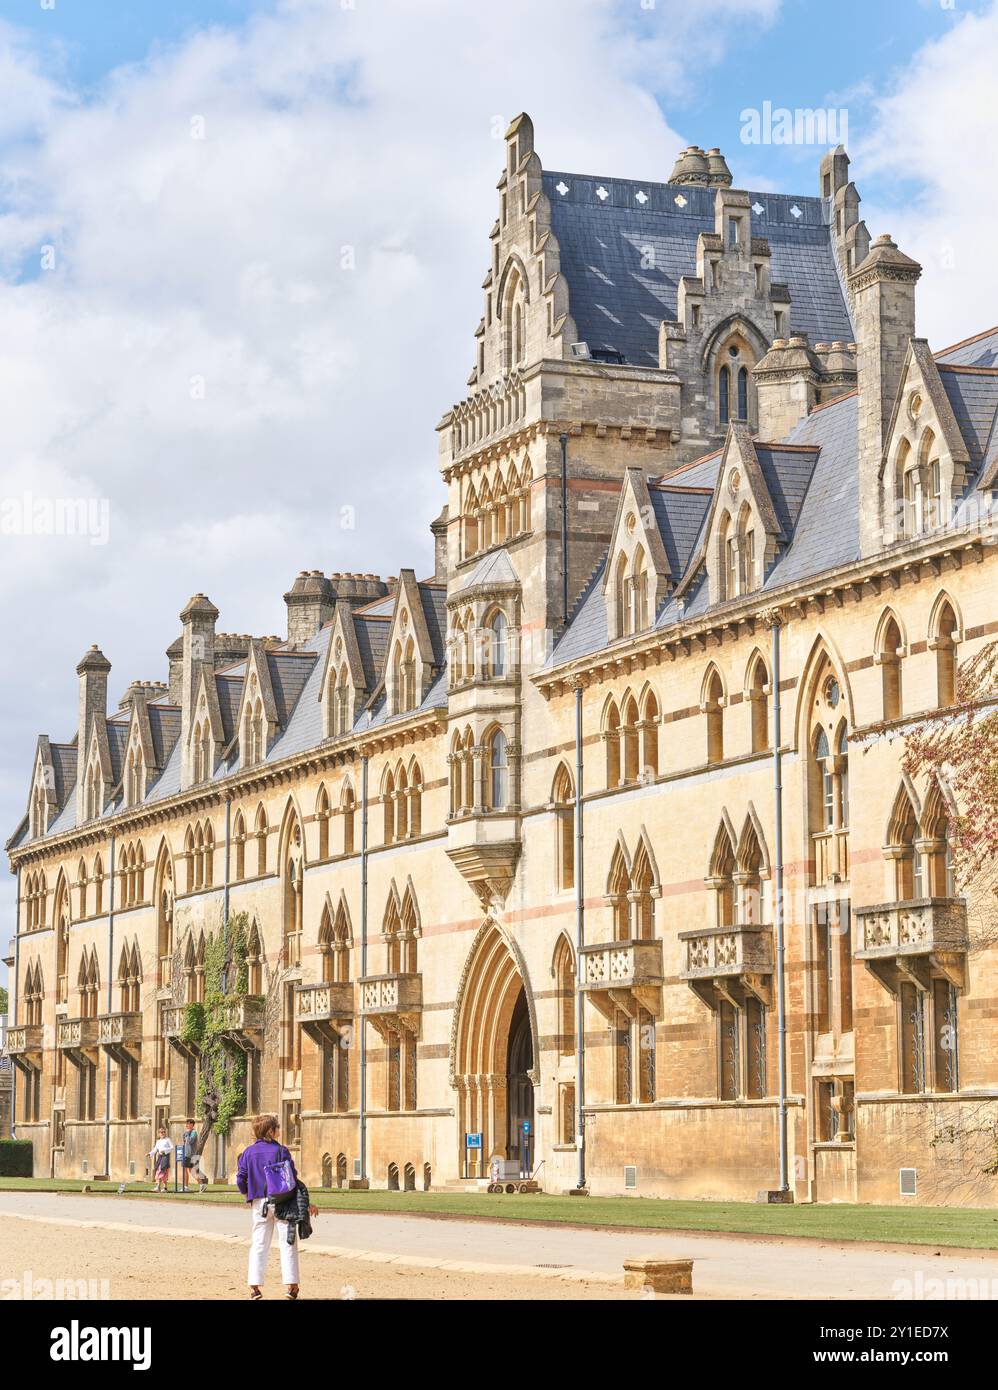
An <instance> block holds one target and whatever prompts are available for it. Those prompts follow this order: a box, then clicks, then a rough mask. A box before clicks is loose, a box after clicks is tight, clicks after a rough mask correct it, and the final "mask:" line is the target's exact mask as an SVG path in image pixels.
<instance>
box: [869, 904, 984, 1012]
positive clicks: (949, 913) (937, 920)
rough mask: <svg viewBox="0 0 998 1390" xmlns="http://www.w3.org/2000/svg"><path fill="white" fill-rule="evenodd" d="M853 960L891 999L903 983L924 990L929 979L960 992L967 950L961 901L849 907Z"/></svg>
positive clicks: (965, 908) (965, 906)
mask: <svg viewBox="0 0 998 1390" xmlns="http://www.w3.org/2000/svg"><path fill="white" fill-rule="evenodd" d="M853 915H854V917H855V919H856V938H855V940H856V944H855V947H854V952H855V956H856V959H857V960H861V961H863V962H865V964H866V965H867V967H868V968H869V969H870V970H872V971H873V973H874V974H875V975H876V976H877V977H878V978H879V979H880V981H881V982H882V983H883V984H884V985H886V987H887V988H888V989H889V990H891V991H892V993H897V990H898V986H899V985H900V983H901V982H902V981H903V980H905V979H907V980H910V981H911V982H912V983H914V984H916V985H918V986H919V987H920V988H922V989H925V988H927V987H928V982H929V980H930V979H932V978H933V977H935V978H942V979H948V980H950V981H951V983H953V984H954V985H956V986H957V988H963V986H964V984H965V971H966V959H967V947H968V934H967V904H966V902H965V901H964V899H963V898H913V899H910V900H908V901H906V902H896V903H877V904H874V905H873V906H871V907H855V908H853Z"/></svg>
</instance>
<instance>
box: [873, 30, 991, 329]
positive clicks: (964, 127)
mask: <svg viewBox="0 0 998 1390" xmlns="http://www.w3.org/2000/svg"><path fill="white" fill-rule="evenodd" d="M996 68H998V7H992V8H991V9H990V10H989V11H988V12H987V13H985V14H981V15H975V14H966V15H963V16H962V17H961V18H959V19H958V20H957V21H956V22H955V23H954V25H953V27H952V28H951V29H950V30H949V31H948V32H947V33H946V34H945V35H944V36H943V37H941V38H940V39H938V40H936V41H934V42H932V43H929V44H927V45H925V46H924V47H923V48H922V49H920V50H919V52H918V53H917V54H916V56H915V58H914V59H913V61H912V62H911V64H910V65H909V66H908V67H907V68H906V69H904V70H903V71H901V72H900V73H898V74H896V76H895V77H894V79H893V80H892V83H891V87H890V90H889V91H888V92H886V93H884V94H883V95H882V96H881V97H879V98H878V99H877V100H876V101H875V102H874V110H875V118H874V121H873V127H872V131H871V134H870V135H869V136H868V137H867V138H866V139H865V140H863V141H862V142H860V143H859V144H857V145H856V146H854V148H853V150H852V151H851V153H852V154H853V155H854V156H855V166H854V170H853V172H854V174H855V177H856V179H857V185H858V187H859V190H860V193H862V192H863V179H864V177H869V176H870V175H874V176H877V177H879V178H881V179H884V180H886V181H887V183H886V187H885V188H884V190H883V191H882V192H881V194H880V196H879V197H878V199H877V200H876V202H875V203H874V202H865V203H864V205H863V209H862V212H863V216H864V217H865V218H866V222H867V226H868V227H869V229H870V233H871V235H872V236H877V235H878V234H879V233H881V232H889V233H890V234H891V235H892V236H893V237H894V240H895V241H896V242H897V243H898V245H899V246H900V247H901V249H902V250H903V251H905V252H907V254H908V255H910V256H914V257H915V259H916V260H918V261H920V262H921V263H922V266H923V267H924V273H923V276H922V280H921V282H920V284H919V291H918V301H917V311H918V323H917V329H918V332H919V334H921V335H922V336H923V337H928V338H929V340H930V342H931V343H932V344H933V346H934V347H935V348H937V349H938V348H942V347H945V346H947V345H948V344H949V343H951V342H955V341H958V340H960V339H962V338H964V337H969V336H970V335H971V334H973V333H976V332H979V331H980V330H981V329H984V328H990V327H991V326H992V325H993V324H994V323H996V322H998V261H996V259H995V254H994V245H995V236H994V229H995V225H996V221H998V185H996V183H995V180H994V178H993V176H992V165H993V150H994V147H995V139H996V135H998V129H996V125H998V122H996V115H995V96H994V90H995V76H994V75H995V71H996ZM913 190H914V192H913Z"/></svg>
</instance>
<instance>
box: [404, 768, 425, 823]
mask: <svg viewBox="0 0 998 1390" xmlns="http://www.w3.org/2000/svg"><path fill="white" fill-rule="evenodd" d="M407 780H408V784H409V805H408V822H409V834H410V835H422V833H423V774H422V771H421V770H420V766H419V763H417V762H415V761H413V762H411V763H410V764H409V774H408V779H407Z"/></svg>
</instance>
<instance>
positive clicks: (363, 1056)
mask: <svg viewBox="0 0 998 1390" xmlns="http://www.w3.org/2000/svg"><path fill="white" fill-rule="evenodd" d="M366 974H367V754H366V753H365V755H364V756H363V758H362V759H361V764H360V975H361V979H363V978H364V976H365V975H366ZM360 1179H361V1182H364V1181H366V1179H367V1021H366V1019H365V1018H364V1015H363V1013H361V1015H360Z"/></svg>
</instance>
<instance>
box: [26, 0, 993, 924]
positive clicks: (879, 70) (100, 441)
mask: <svg viewBox="0 0 998 1390" xmlns="http://www.w3.org/2000/svg"><path fill="white" fill-rule="evenodd" d="M494 10H495V7H494V6H492V5H488V4H484V3H473V2H472V0H355V2H354V3H352V4H350V3H341V0H272V2H271V3H267V4H262V3H261V4H258V5H250V4H246V3H236V0H199V3H197V4H196V5H195V4H193V3H186V2H182V3H179V4H172V5H155V4H152V3H151V2H150V0H136V3H131V4H127V3H121V0H115V2H114V3H112V0H55V3H54V8H44V7H43V4H42V3H40V2H39V0H22V3H13V0H0V419H2V421H3V431H4V432H3V446H2V448H0V501H3V500H4V499H10V498H12V499H15V500H17V499H20V498H21V497H22V496H23V495H24V494H26V493H29V492H30V493H32V494H33V495H35V496H36V497H43V498H55V499H66V498H68V499H77V498H80V499H87V500H89V501H98V502H101V503H106V504H107V515H108V517H109V530H108V532H107V534H106V536H105V537H104V541H105V542H106V543H101V544H92V543H91V540H92V538H90V537H48V538H40V537H38V536H36V535H34V534H29V533H28V532H27V530H25V533H24V534H20V535H5V536H4V537H3V540H2V543H0V604H2V607H3V612H4V629H5V631H4V636H5V644H6V646H7V648H8V650H13V651H17V652H20V653H30V662H29V663H24V662H20V661H19V662H6V663H4V664H3V666H2V667H0V729H2V731H3V732H2V735H0V739H2V744H0V752H2V756H0V828H2V831H3V838H6V837H7V835H8V834H10V833H11V832H12V831H13V830H14V829H15V827H16V825H17V823H18V820H19V819H20V817H21V815H22V813H23V811H24V808H25V805H26V800H27V790H28V784H29V778H30V769H31V762H32V756H33V750H34V748H35V743H36V739H37V736H38V734H40V733H46V734H48V735H49V736H50V737H51V738H53V739H54V740H56V741H65V740H68V739H69V738H71V737H72V735H73V733H74V727H73V725H74V719H75V710H76V676H75V667H76V664H77V662H78V661H79V658H80V656H81V655H82V653H83V652H84V651H85V650H86V648H87V647H88V646H89V645H90V644H91V643H97V644H99V645H100V646H101V648H102V649H103V650H104V652H105V654H106V655H107V656H108V658H109V659H110V661H111V663H112V673H111V679H110V693H111V700H112V705H114V704H116V702H117V699H118V698H119V696H120V694H121V693H122V692H123V691H124V689H125V687H126V686H127V685H128V683H129V682H130V681H132V680H135V679H143V680H147V679H162V678H163V676H164V675H165V672H166V661H165V657H164V651H165V648H166V647H167V646H168V645H169V643H170V642H172V641H173V639H174V638H175V637H176V636H177V634H178V631H179V622H178V617H177V615H178V614H179V612H180V610H181V609H182V607H183V606H184V604H185V603H186V601H187V599H188V598H189V597H190V595H191V594H193V593H195V592H198V591H203V592H205V593H207V594H208V595H209V596H210V597H211V598H212V600H213V601H214V602H215V603H216V604H217V605H218V607H219V609H220V610H221V617H220V623H219V626H220V629H221V630H225V631H234V632H253V633H257V634H264V633H274V632H282V631H283V630H284V624H285V612H284V604H283V601H282V597H281V596H282V594H283V593H284V591H285V590H286V589H287V588H288V586H289V584H290V582H291V581H292V580H293V578H294V576H295V574H297V573H298V571H299V570H301V569H322V570H324V571H326V572H329V571H331V570H359V571H376V572H379V573H381V574H386V575H387V574H395V573H397V572H398V570H399V568H400V567H401V566H403V565H412V566H414V567H415V568H416V569H417V570H418V571H420V572H421V573H425V572H428V569H429V565H430V560H431V545H430V534H429V522H430V520H431V519H432V518H433V517H434V516H435V515H436V514H437V513H438V512H439V510H440V507H441V505H442V503H443V500H444V497H443V491H442V485H441V482H440V479H439V476H438V472H437V466H436V463H437V450H436V437H435V434H434V426H435V425H436V423H437V421H438V420H439V418H440V416H441V415H442V414H443V412H444V411H445V410H446V409H447V408H448V407H449V406H450V405H452V404H453V403H454V402H456V401H458V400H460V399H461V398H462V397H463V395H464V393H465V382H466V379H467V375H468V371H469V369H470V367H471V365H472V358H473V334H474V329H475V325H476V324H477V322H478V319H479V317H480V315H481V312H482V307H483V306H482V290H481V283H482V277H483V274H484V272H485V270H486V268H487V264H488V255H489V244H488V232H489V228H490V226H491V224H492V222H493V220H494V218H495V216H496V212H497V203H496V199H497V194H496V189H495V183H496V179H497V177H498V175H499V173H500V171H501V168H502V162H503V147H502V133H503V129H504V127H505V125H506V124H507V123H508V121H509V120H510V119H511V118H512V117H513V116H515V115H516V114H517V113H518V112H519V111H522V110H526V111H528V112H529V113H530V115H531V117H532V118H533V121H534V127H535V134H536V148H537V152H538V154H539V156H540V159H541V161H542V163H543V164H545V165H546V166H547V167H548V168H552V169H564V170H569V171H575V172H579V173H594V174H601V175H607V176H613V175H616V176H619V177H640V178H642V179H647V180H651V179H661V180H664V179H666V178H667V177H668V174H669V171H670V170H671V168H672V165H673V162H674V160H675V157H676V155H677V153H678V152H679V150H680V149H681V148H682V147H683V146H684V145H687V144H690V143H696V144H700V145H703V146H704V147H709V146H712V145H719V146H720V147H721V148H722V149H723V151H724V152H725V154H726V156H727V158H728V162H729V164H730V166H731V169H732V172H733V175H734V180H735V184H736V186H741V187H749V188H753V187H754V188H758V189H765V188H773V189H780V190H783V191H786V192H790V193H795V194H808V193H814V192H816V191H817V180H818V173H817V168H818V162H819V158H820V153H821V151H820V150H817V149H814V148H813V147H812V148H798V147H794V146H785V145H769V146H765V145H757V146H751V147H749V146H746V145H744V144H742V143H741V141H740V132H741V113H742V111H743V109H744V108H747V107H749V108H761V106H762V104H763V103H764V102H766V101H769V102H771V103H773V105H774V106H777V107H779V106H783V107H787V108H794V107H798V106H799V107H806V108H815V107H819V106H833V107H843V106H844V107H845V108H846V109H847V110H848V117H849V150H850V154H851V155H852V157H853V165H852V174H853V177H854V178H855V180H856V182H857V184H858V186H859V190H860V193H861V195H862V198H863V203H862V209H861V211H862V214H863V216H864V217H865V218H866V220H867V223H868V225H869V229H870V232H871V234H872V235H877V234H879V233H882V232H885V231H889V232H891V233H892V234H893V235H894V236H895V238H896V239H897V241H898V243H899V245H901V247H902V248H903V249H904V250H905V251H907V252H908V253H909V254H910V255H913V256H915V257H916V258H917V259H918V260H920V261H921V263H922V264H923V266H924V274H923V277H922V282H921V284H920V288H919V299H918V316H919V317H918V330H919V332H920V333H921V334H924V335H925V336H927V337H928V338H929V340H930V342H931V343H932V344H933V345H934V346H936V347H942V346H944V345H946V344H948V343H951V342H954V341H956V340H957V339H959V338H962V337H966V336H969V335H970V334H972V333H974V332H976V331H978V330H980V329H983V328H987V327H990V326H991V325H993V324H994V323H995V322H998V268H996V259H995V256H994V251H993V242H994V236H993V228H994V225H995V223H996V221H998V187H996V183H995V181H994V180H993V179H992V178H991V177H990V173H991V170H990V162H988V163H984V164H982V160H986V161H990V152H991V151H993V150H994V149H995V148H998V116H996V103H995V98H994V86H995V77H994V74H995V72H996V71H998V12H996V7H995V4H994V3H984V0H980V3H968V0H954V4H953V5H952V6H950V5H948V4H939V3H936V0H933V3H929V0H865V3H860V0H840V3H837V4H832V3H831V0H696V2H695V3H692V0H654V5H653V6H652V0H645V2H644V4H642V0H543V3H542V4H538V3H537V0H502V15H503V23H501V24H497V23H496V21H495V13H494ZM206 26H212V27H210V28H206ZM982 174H986V175H987V177H982ZM345 248H349V250H350V256H349V257H347V258H346V259H345V258H344V250H345ZM347 260H349V262H350V265H349V268H346V261H347ZM195 383H198V389H197V390H195V389H194V384H195ZM344 509H348V511H344ZM346 515H350V516H352V517H353V524H351V525H346V524H345V523H344V521H343V520H342V518H343V517H344V516H346ZM11 900H12V895H11V894H6V895H4V894H0V936H3V935H4V931H5V924H7V925H9V922H10V919H11V907H12V901H11Z"/></svg>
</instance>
